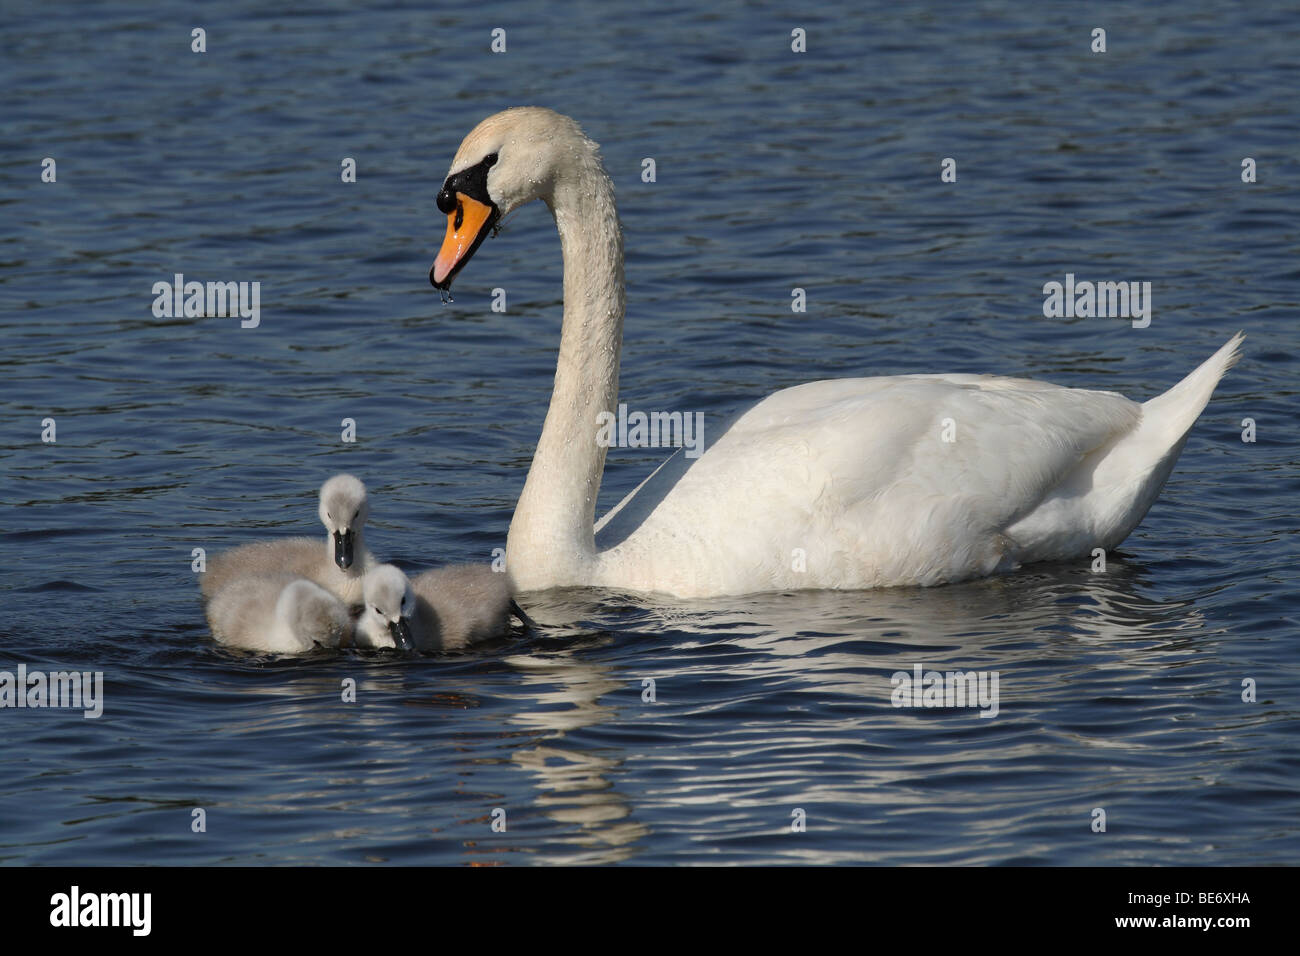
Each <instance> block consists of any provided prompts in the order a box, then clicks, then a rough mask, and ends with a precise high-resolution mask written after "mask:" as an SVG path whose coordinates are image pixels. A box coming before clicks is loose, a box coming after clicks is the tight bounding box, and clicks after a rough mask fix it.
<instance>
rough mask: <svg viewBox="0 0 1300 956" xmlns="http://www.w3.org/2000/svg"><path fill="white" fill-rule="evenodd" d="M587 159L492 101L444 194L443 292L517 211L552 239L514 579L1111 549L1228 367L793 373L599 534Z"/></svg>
mask: <svg viewBox="0 0 1300 956" xmlns="http://www.w3.org/2000/svg"><path fill="white" fill-rule="evenodd" d="M598 149H599V147H598V146H597V145H596V144H595V143H593V142H592V141H591V140H590V139H588V138H587V137H586V135H585V134H584V133H583V132H582V130H581V129H580V128H579V126H578V124H577V123H575V122H574V121H573V120H572V119H570V118H569V117H567V116H562V115H560V114H558V113H555V112H552V111H551V110H547V109H540V108H536V107H524V108H518V109H510V110H506V111H505V112H502V113H498V114H496V115H495V116H490V117H488V118H487V119H485V120H484V121H483V122H481V123H480V124H479V125H478V126H477V127H476V128H475V129H474V131H473V132H471V133H470V134H469V136H467V137H466V138H465V141H464V142H463V143H461V146H460V149H459V150H458V151H457V153H456V158H455V159H454V160H453V161H452V164H451V170H450V172H449V174H448V176H447V180H446V182H445V183H444V184H443V187H442V190H441V191H440V192H439V193H438V208H439V210H441V211H442V212H444V213H446V214H447V234H446V238H445V239H444V241H443V244H442V248H441V250H440V251H439V253H438V257H437V259H436V261H435V262H434V264H433V268H432V269H431V270H430V272H429V279H430V281H431V282H432V283H433V284H434V286H435V287H437V288H438V289H442V290H446V289H448V288H450V286H451V282H452V280H453V279H454V278H455V277H456V274H457V273H459V272H460V270H461V269H462V268H463V267H464V266H465V263H466V262H468V261H469V259H470V257H471V256H472V255H473V254H474V252H475V250H477V249H478V247H479V245H481V244H482V242H483V239H484V238H485V237H486V236H487V235H488V233H489V232H490V231H491V230H492V229H493V228H494V226H495V225H496V224H497V222H498V221H499V220H500V219H501V217H503V216H505V215H508V214H509V213H510V212H511V211H513V210H514V209H517V208H518V207H520V206H522V205H523V204H524V203H527V202H530V201H532V200H534V199H540V200H542V201H543V202H544V203H546V205H547V207H549V208H550V210H551V214H552V215H553V216H554V217H555V225H556V228H557V229H558V230H559V232H560V247H561V250H562V251H563V254H564V323H563V328H562V330H561V334H560V354H559V360H558V364H557V367H556V371H555V387H554V391H553V393H552V395H551V406H550V409H549V410H548V411H547V413H546V423H545V425H544V426H543V427H542V435H541V438H540V439H539V440H538V442H537V452H536V454H535V455H534V456H533V464H532V467H531V468H530V469H529V471H528V480H527V481H526V482H525V483H524V490H523V494H521V495H520V497H519V505H518V507H517V508H516V509H515V515H514V519H513V521H512V522H511V524H510V536H509V539H508V540H507V544H506V562H507V566H508V567H509V570H510V572H511V574H512V575H513V577H514V579H515V582H516V583H517V584H518V586H519V587H520V589H522V590H539V589H543V588H551V587H564V586H571V585H590V586H597V587H608V588H619V589H627V590H634V591H660V592H666V593H668V594H672V595H676V596H678V597H703V596H708V595H722V594H741V593H746V592H754V591H770V590H783V589H787V588H871V587H882V586H889V585H899V584H940V583H942V582H946V581H957V580H961V579H963V578H971V577H976V576H979V575H985V574H991V573H994V572H997V571H1002V570H1007V569H1011V568H1013V567H1016V566H1017V565H1019V564H1021V563H1026V562H1030V561H1043V560H1051V559H1062V558H1072V557H1078V556H1086V555H1089V554H1090V552H1091V551H1092V549H1093V548H1111V547H1113V546H1115V545H1117V544H1119V543H1120V542H1121V541H1123V540H1124V538H1125V537H1126V536H1127V535H1128V533H1129V532H1130V531H1132V530H1133V528H1134V527H1135V526H1136V525H1137V523H1138V522H1139V521H1140V520H1142V517H1143V515H1145V514H1146V512H1147V509H1148V508H1149V507H1150V506H1151V503H1152V501H1154V500H1155V497H1156V495H1157V494H1158V493H1159V492H1160V488H1161V487H1162V486H1163V485H1164V483H1165V479H1166V478H1168V477H1169V472H1170V470H1171V469H1172V468H1173V466H1174V462H1175V460H1177V458H1178V454H1179V452H1180V451H1182V448H1183V443H1184V441H1185V440H1186V438H1187V432H1188V430H1189V429H1190V428H1191V426H1192V424H1193V423H1194V422H1195V421H1196V418H1197V416H1198V415H1199V414H1200V412H1201V409H1203V408H1204V407H1205V404H1206V402H1207V401H1209V398H1210V394H1211V393H1212V392H1213V391H1214V387H1215V385H1216V384H1217V383H1218V381H1219V379H1220V378H1221V377H1222V375H1223V373H1224V372H1225V371H1226V370H1227V369H1228V368H1229V367H1231V366H1232V365H1233V363H1234V362H1235V361H1236V359H1237V355H1238V352H1237V348H1238V345H1239V343H1240V341H1241V338H1242V336H1241V335H1240V334H1238V335H1237V336H1235V337H1234V338H1233V339H1232V341H1230V342H1228V343H1227V344H1226V345H1224V346H1223V348H1221V349H1219V351H1218V352H1216V353H1215V354H1214V355H1213V356H1212V357H1211V358H1210V359H1209V360H1208V361H1206V362H1205V363H1204V364H1203V365H1202V366H1201V367H1200V368H1198V369H1196V371H1194V372H1192V373H1191V374H1190V375H1188V376H1187V378H1185V379H1183V381H1182V382H1180V383H1179V384H1178V385H1176V386H1174V388H1172V389H1170V390H1169V391H1168V392H1166V393H1165V394H1163V395H1161V396H1159V397H1158V398H1153V399H1152V400H1150V401H1148V402H1145V403H1143V404H1138V403H1137V402H1132V401H1129V400H1128V399H1126V398H1124V397H1123V396H1120V395H1117V394H1115V393H1113V392H1094V391H1086V390H1083V389H1074V388H1061V387H1059V386H1056V385H1049V384H1046V383H1043V382H1033V381H1027V380H1024V379H1014V378H1001V377H997V376H991V375H944V374H936V375H897V376H889V377H878V378H854V379H837V380H832V381H824V382H812V383H809V384H806V385H799V386H796V387H794V388H788V389H785V390H783V391H780V392H777V393H776V394H774V395H770V396H768V397H767V398H765V399H763V400H762V401H760V402H758V403H757V404H755V405H753V406H751V407H750V408H748V409H747V410H746V411H744V412H743V413H742V414H741V415H740V416H738V417H737V418H736V419H734V420H733V421H731V422H730V423H729V424H727V425H726V426H723V427H722V428H720V429H719V428H716V427H715V428H713V429H711V430H710V441H709V447H708V448H707V450H706V451H705V452H704V454H703V455H700V456H699V457H697V458H687V457H685V455H684V454H683V451H681V450H679V451H678V452H677V453H676V454H675V455H673V456H672V457H671V458H669V459H668V460H667V461H666V462H664V464H663V465H662V466H660V467H659V469H658V470H656V471H655V472H654V473H653V474H652V475H651V476H650V477H649V478H647V479H646V480H645V481H643V482H642V483H641V485H640V486H639V487H638V488H637V489H636V490H635V491H634V492H632V494H630V495H628V496H627V497H626V498H624V499H623V501H621V502H620V503H619V504H618V506H617V507H616V508H614V509H613V510H612V511H611V512H610V513H609V514H607V515H606V516H605V517H604V518H603V519H602V520H601V521H600V523H599V524H593V519H594V517H595V506H596V493H597V492H598V491H599V489H600V478H601V471H602V470H603V468H604V465H605V448H604V447H602V445H601V443H599V442H598V441H597V434H598V432H600V430H601V426H602V424H603V423H602V421H601V419H602V418H605V416H602V415H601V413H602V412H606V413H608V412H612V411H613V410H614V408H615V403H616V402H617V399H618V363H619V352H620V350H621V348H622V339H623V306H624V289H623V233H622V228H621V226H620V225H619V220H618V213H617V211H616V210H615V208H614V189H613V185H612V184H611V183H610V180H609V176H608V174H607V173H606V172H605V169H604V167H603V166H602V164H601V161H600V157H599V152H598Z"/></svg>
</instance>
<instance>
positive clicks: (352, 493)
mask: <svg viewBox="0 0 1300 956" xmlns="http://www.w3.org/2000/svg"><path fill="white" fill-rule="evenodd" d="M319 513H320V520H321V523H323V524H324V525H325V530H326V531H328V532H329V533H330V536H331V537H332V538H333V539H334V563H335V564H337V565H338V566H339V567H340V568H342V569H343V570H344V571H346V570H347V569H348V568H350V567H352V562H353V560H354V558H355V557H356V549H357V543H358V541H359V540H360V538H361V529H362V528H363V527H364V526H365V523H366V517H367V516H368V515H369V514H370V503H369V500H368V499H367V498H366V486H365V485H363V484H362V483H361V481H360V479H358V478H355V477H353V476H352V475H335V476H334V477H333V478H331V479H330V480H329V481H327V482H325V484H323V485H321V489H320V509H319Z"/></svg>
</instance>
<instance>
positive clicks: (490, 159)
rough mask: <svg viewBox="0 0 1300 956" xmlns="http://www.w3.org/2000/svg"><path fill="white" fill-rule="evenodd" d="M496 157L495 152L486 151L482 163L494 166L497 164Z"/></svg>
mask: <svg viewBox="0 0 1300 956" xmlns="http://www.w3.org/2000/svg"><path fill="white" fill-rule="evenodd" d="M497 158H498V157H497V154H496V153H488V154H487V155H486V156H484V157H483V165H484V166H488V167H491V166H495V165H496V164H497Z"/></svg>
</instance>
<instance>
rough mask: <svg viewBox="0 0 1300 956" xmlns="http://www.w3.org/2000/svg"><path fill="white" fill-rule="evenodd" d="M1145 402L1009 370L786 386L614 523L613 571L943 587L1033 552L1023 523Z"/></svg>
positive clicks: (773, 583)
mask: <svg viewBox="0 0 1300 956" xmlns="http://www.w3.org/2000/svg"><path fill="white" fill-rule="evenodd" d="M1140 417H1141V406H1140V405H1138V404H1137V403H1136V402H1132V401H1130V400H1128V399H1126V398H1124V397H1123V396H1121V395H1117V394H1114V393H1111V392H1099V391H1087V390H1081V389H1069V388H1062V387H1060V386H1056V385H1050V384H1047V383H1044V382H1035V381H1028V380H1024V379H1012V378H1003V377H999V376H991V375H903V376H889V377H878V378H863V379H838V380H832V381H824V382H813V383H809V384H807V385H800V386H796V387H794V388H789V389H785V390H783V391H780V392H777V393H775V394H773V395H771V396H769V397H767V398H765V399H763V400H762V401H760V402H758V403H757V404H755V405H754V406H752V407H751V408H749V409H747V410H746V411H744V412H743V413H741V414H740V415H739V416H737V417H736V418H735V419H734V420H732V421H731V422H730V423H728V424H727V425H725V426H723V427H722V428H721V429H720V430H719V432H718V434H717V435H715V436H713V437H712V438H710V436H709V435H708V434H707V433H706V435H705V443H706V447H707V450H706V451H705V452H704V454H702V455H700V456H699V457H698V458H694V459H691V458H687V457H686V456H685V455H684V454H683V452H681V451H679V452H678V453H677V454H675V455H674V456H673V457H672V458H670V459H669V460H668V461H667V462H665V463H664V465H663V466H661V467H660V468H659V469H658V470H657V471H656V472H655V473H654V474H653V475H651V476H650V478H648V479H647V480H646V481H645V482H643V483H642V485H641V486H640V487H638V488H637V489H636V490H635V491H634V492H633V493H632V494H631V495H629V496H628V497H627V498H625V499H624V500H623V501H622V502H620V504H619V505H618V506H617V507H616V508H614V509H613V510H612V511H611V512H610V514H609V515H607V516H606V517H605V519H604V520H602V522H601V523H600V524H599V525H598V526H597V529H596V530H597V535H598V537H597V546H598V548H601V549H602V550H601V553H600V554H599V555H598V576H599V577H600V578H602V579H604V580H603V581H602V582H601V583H609V584H610V585H614V586H617V585H619V584H621V585H622V586H633V587H645V588H646V589H649V590H667V591H669V592H670V593H674V594H677V595H679V596H691V595H694V594H708V593H743V592H745V591H756V590H767V589H771V588H774V587H776V588H797V587H876V586H885V585H891V584H935V583H941V582H943V581H951V580H960V579H961V578H964V577H970V576H973V575H977V574H988V573H991V572H992V571H994V570H998V569H999V568H1001V567H1008V566H1012V565H1014V563H1015V562H1016V560H1017V555H1016V544H1015V541H1014V540H1012V539H1010V538H1008V537H1007V535H1006V531H1007V529H1008V528H1009V527H1010V526H1011V525H1012V524H1014V523H1015V522H1016V521H1017V520H1018V519H1020V518H1022V517H1024V516H1026V515H1028V514H1030V513H1031V512H1033V510H1034V509H1035V508H1036V507H1037V506H1038V505H1039V504H1040V503H1041V502H1042V501H1043V500H1044V499H1045V498H1046V497H1047V496H1048V495H1049V494H1050V493H1051V492H1052V490H1053V489H1054V488H1055V487H1056V486H1057V485H1059V484H1060V483H1061V482H1062V481H1063V480H1064V479H1065V478H1066V477H1067V476H1068V475H1070V474H1071V472H1072V471H1073V470H1074V469H1075V468H1077V467H1078V466H1079V465H1080V464H1081V463H1082V462H1084V461H1085V460H1086V458H1087V457H1088V455H1089V454H1090V453H1092V452H1093V451H1095V450H1098V449H1101V448H1104V447H1106V446H1107V445H1108V444H1110V443H1111V442H1113V441H1115V440H1116V439H1117V438H1119V437H1120V436H1122V435H1124V434H1126V433H1127V432H1129V431H1131V430H1132V429H1133V428H1134V427H1135V426H1136V424H1137V422H1138V421H1139V419H1140Z"/></svg>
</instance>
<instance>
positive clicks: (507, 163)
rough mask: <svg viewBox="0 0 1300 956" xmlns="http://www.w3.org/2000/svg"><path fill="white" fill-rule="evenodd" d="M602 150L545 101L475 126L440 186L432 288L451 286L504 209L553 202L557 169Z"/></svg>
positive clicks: (579, 165)
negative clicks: (443, 226) (443, 222)
mask: <svg viewBox="0 0 1300 956" xmlns="http://www.w3.org/2000/svg"><path fill="white" fill-rule="evenodd" d="M597 149H598V147H597V146H596V144H595V143H593V142H592V141H591V140H589V139H588V138H587V137H586V135H585V134H584V133H583V132H582V129H581V128H580V127H579V126H578V124H577V123H576V122H574V121H573V120H572V119H571V118H569V117H568V116H565V115H563V114H562V113H556V112H555V111H554V110H548V109H545V108H544V107H540V106H517V107H514V108H513V109H508V110H504V111H503V112H500V113H496V114H494V115H492V116H489V117H488V118H487V119H485V120H483V122H481V123H479V124H478V126H476V127H474V129H473V130H472V131H471V132H470V134H469V135H468V136H466V137H465V141H464V142H462V143H461V144H460V149H458V150H457V151H456V157H455V158H454V159H453V160H452V161H451V168H450V170H449V171H448V173H447V179H446V181H445V182H444V183H443V184H442V189H440V190H439V191H438V209H439V211H441V212H442V213H444V214H445V215H446V216H447V234H446V237H445V238H444V239H443V242H442V248H441V249H440V250H439V252H438V258H437V259H435V260H434V263H433V268H431V269H430V270H429V281H430V282H431V283H433V287H434V288H435V289H441V290H444V291H445V290H447V289H449V288H451V280H452V279H454V278H455V277H456V273H458V272H460V270H461V268H462V267H464V265H465V263H467V262H469V260H470V257H471V256H473V255H474V253H475V252H476V251H478V247H479V246H481V245H482V244H483V240H484V239H486V238H487V237H488V234H489V233H491V232H493V231H494V229H495V227H496V225H497V223H498V222H500V221H501V219H502V218H503V217H504V216H507V215H509V214H510V213H511V212H513V211H514V210H516V209H518V208H519V207H520V206H522V205H524V204H525V203H529V202H532V201H533V200H534V199H542V200H545V201H546V202H547V205H550V198H551V195H552V193H553V192H554V190H555V183H556V179H557V177H558V176H561V175H563V174H564V173H565V172H567V171H569V170H571V169H575V168H582V167H585V166H587V165H589V164H591V163H593V162H594V163H595V164H597V165H599V160H598V159H597V158H596V154H597Z"/></svg>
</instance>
